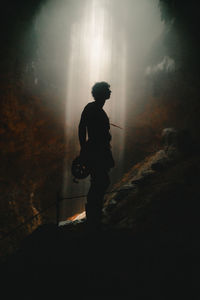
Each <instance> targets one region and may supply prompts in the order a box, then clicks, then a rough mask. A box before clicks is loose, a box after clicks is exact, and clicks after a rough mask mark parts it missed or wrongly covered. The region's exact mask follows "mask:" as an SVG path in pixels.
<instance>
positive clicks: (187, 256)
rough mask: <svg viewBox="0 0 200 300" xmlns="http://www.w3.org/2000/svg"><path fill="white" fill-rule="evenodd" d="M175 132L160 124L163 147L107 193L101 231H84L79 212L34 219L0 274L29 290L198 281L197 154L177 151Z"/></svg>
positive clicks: (117, 289) (143, 290) (145, 292)
mask: <svg viewBox="0 0 200 300" xmlns="http://www.w3.org/2000/svg"><path fill="white" fill-rule="evenodd" d="M168 134H169V135H170V137H169V136H168ZM171 134H172V135H173V138H171ZM166 135H167V136H166ZM178 135H179V132H177V131H175V130H174V129H173V130H172V129H170V130H169V129H167V130H164V131H163V137H164V142H163V143H164V148H163V149H161V150H160V151H158V152H156V153H155V154H153V155H151V156H149V157H147V158H146V159H145V160H143V161H141V162H140V163H138V164H137V165H135V166H134V167H133V168H132V169H131V170H130V171H129V172H128V173H127V174H125V176H124V177H123V178H122V180H121V181H120V182H119V183H118V185H117V186H116V189H117V190H119V191H118V192H116V193H114V195H113V194H112V195H110V196H109V197H107V201H106V203H105V207H104V220H103V223H104V226H103V230H102V231H101V232H91V231H90V232H88V231H87V227H86V224H85V219H84V218H83V219H82V221H80V220H75V219H76V218H75V219H74V220H72V221H68V222H67V223H66V224H65V225H64V224H63V225H64V226H60V227H57V226H56V225H55V224H46V225H43V226H39V227H38V228H37V229H36V230H35V231H34V232H33V233H32V234H31V235H30V236H28V237H27V238H26V239H24V241H23V243H22V244H21V248H20V249H19V251H17V252H16V253H15V254H14V255H12V256H11V257H9V259H8V260H7V261H6V262H5V263H4V264H2V265H1V271H2V272H3V275H4V274H6V276H5V275H4V279H5V280H7V282H9V283H10V284H11V283H12V284H13V283H15V284H17V285H19V286H22V285H20V284H19V283H20V282H18V278H19V280H23V283H24V285H25V286H28V289H29V291H30V289H31V288H33V287H34V289H33V290H34V292H35V293H36V295H34V298H35V296H37V293H38V292H40V293H41V291H42V292H45V295H50V294H51V293H52V292H53V291H54V290H55V291H56V295H60V294H61V295H63V293H65V292H66V287H67V292H66V293H70V294H71V293H75V294H76V296H78V297H80V296H82V295H83V294H84V295H87V296H88V295H90V296H91V295H92V296H94V295H97V294H98V295H101V296H103V297H104V296H108V295H109V296H111V297H113V296H119V295H120V296H121V297H122V298H123V299H124V297H126V296H129V297H130V294H131V295H132V294H134V297H135V296H139V298H140V299H141V297H142V299H143V297H144V298H145V299H146V298H149V297H150V298H154V299H161V298H163V297H162V296H163V295H164V298H163V299H168V298H170V295H171V294H172V293H174V291H178V293H179V295H180V290H181V291H182V289H183V290H184V291H185V287H188V284H190V283H192V285H195V284H197V285H198V286H199V283H197V282H196V281H195V280H193V277H192V276H193V275H195V276H194V278H196V276H197V275H196V274H198V270H199V267H198V264H197V261H196V257H197V256H199V245H200V240H199V225H200V221H199V209H198V207H199V199H200V191H199V175H200V157H199V155H198V153H196V152H194V151H191V152H190V153H188V152H187V154H186V153H185V151H182V152H181V151H180V152H179V151H178V146H177V145H178V144H177V139H178ZM169 148H170V149H171V150H170V151H169ZM172 149H173V150H172ZM179 150H180V149H179ZM172 153H173V155H172ZM155 166H156V167H155ZM82 217H84V214H83V215H82ZM5 271H6V272H5ZM13 274H14V275H13ZM16 275H18V276H16ZM155 282H156V285H155ZM50 283H52V284H50ZM77 287H79V289H77ZM23 289H24V287H23ZM17 291H18V290H17ZM23 292H24V290H23V291H21V290H20V295H22V293H23ZM189 292H191V288H190V287H189ZM15 296H16V291H15Z"/></svg>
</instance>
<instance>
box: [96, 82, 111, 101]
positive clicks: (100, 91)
mask: <svg viewBox="0 0 200 300" xmlns="http://www.w3.org/2000/svg"><path fill="white" fill-rule="evenodd" d="M110 94H111V90H110V85H109V84H108V83H107V82H105V81H102V82H96V83H95V85H94V86H93V87H92V96H93V97H94V99H95V100H96V101H105V100H107V99H109V98H110Z"/></svg>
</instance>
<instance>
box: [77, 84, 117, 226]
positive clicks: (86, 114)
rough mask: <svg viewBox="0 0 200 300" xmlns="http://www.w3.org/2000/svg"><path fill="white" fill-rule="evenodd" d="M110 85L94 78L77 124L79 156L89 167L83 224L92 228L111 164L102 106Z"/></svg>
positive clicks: (99, 214) (97, 223)
mask: <svg viewBox="0 0 200 300" xmlns="http://www.w3.org/2000/svg"><path fill="white" fill-rule="evenodd" d="M110 94H111V91H110V85H109V84H108V83H106V82H97V83H96V84H95V85H94V86H93V87H92V95H93V97H94V100H95V101H93V102H90V103H88V104H87V105H86V106H85V108H84V110H83V112H82V115H81V120H80V124H79V141H80V146H81V152H80V157H81V159H82V160H83V162H84V163H85V164H86V165H87V166H88V167H89V169H90V175H91V185H90V189H89V192H88V195H87V203H86V218H87V224H88V225H89V227H90V226H91V227H92V228H94V229H100V228H101V217H102V207H103V198H104V194H105V191H106V189H107V188H108V186H109V184H110V179H109V174H108V173H109V170H110V168H113V167H114V160H113V157H112V153H111V149H110V141H111V134H110V124H109V119H108V116H107V114H106V113H105V111H104V110H103V106H104V104H105V101H106V100H107V99H109V98H110Z"/></svg>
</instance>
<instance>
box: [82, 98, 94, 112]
mask: <svg viewBox="0 0 200 300" xmlns="http://www.w3.org/2000/svg"><path fill="white" fill-rule="evenodd" d="M95 109H96V105H95V102H94V101H93V102H89V103H88V104H87V105H86V106H85V107H84V110H83V112H85V113H90V112H93V111H94V110H95Z"/></svg>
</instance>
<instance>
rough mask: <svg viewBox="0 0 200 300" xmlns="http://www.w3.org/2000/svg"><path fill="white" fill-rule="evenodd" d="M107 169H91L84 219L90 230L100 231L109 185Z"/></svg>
mask: <svg viewBox="0 0 200 300" xmlns="http://www.w3.org/2000/svg"><path fill="white" fill-rule="evenodd" d="M108 173H109V169H106V168H105V167H104V168H103V166H98V167H96V168H92V169H91V173H90V175H91V185H90V189H89V192H88V195H87V204H86V218H87V224H88V226H89V227H90V228H91V229H94V230H96V229H97V230H98V229H101V219H102V208H103V200H104V195H105V192H106V189H107V188H108V186H109V184H110V178H109V175H108Z"/></svg>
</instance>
